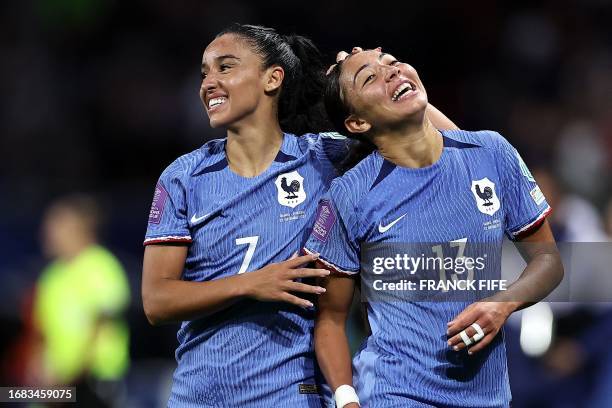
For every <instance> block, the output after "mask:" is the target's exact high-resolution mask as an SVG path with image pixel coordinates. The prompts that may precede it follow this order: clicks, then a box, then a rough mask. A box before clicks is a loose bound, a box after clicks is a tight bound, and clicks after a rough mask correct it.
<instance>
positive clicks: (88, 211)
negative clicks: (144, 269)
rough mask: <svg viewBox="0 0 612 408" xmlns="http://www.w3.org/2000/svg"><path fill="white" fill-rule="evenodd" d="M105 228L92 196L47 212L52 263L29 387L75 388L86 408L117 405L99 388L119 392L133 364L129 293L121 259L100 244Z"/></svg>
mask: <svg viewBox="0 0 612 408" xmlns="http://www.w3.org/2000/svg"><path fill="white" fill-rule="evenodd" d="M100 224H101V213H100V209H99V206H98V204H97V203H96V201H95V200H94V199H93V198H92V197H89V196H86V195H70V196H66V197H63V198H60V199H58V200H57V201H55V202H54V203H53V204H52V205H51V206H50V207H49V208H48V210H47V212H46V214H45V216H44V220H43V226H42V241H43V247H44V252H45V254H46V255H47V256H48V257H49V258H50V259H52V262H51V263H50V264H49V265H48V266H47V267H46V268H45V269H44V270H43V272H42V274H41V276H40V278H39V279H38V282H37V284H36V294H35V299H34V308H33V319H34V327H35V328H36V329H37V331H38V334H39V342H38V344H39V345H38V350H37V352H35V353H34V355H33V360H32V361H31V363H30V378H31V380H30V382H31V383H33V384H37V385H76V387H77V392H76V395H77V401H78V402H79V403H82V404H84V405H86V406H105V405H107V404H110V403H111V401H110V400H109V399H107V398H108V397H109V396H108V395H98V394H99V392H96V390H95V389H98V390H100V389H109V388H112V385H113V384H117V383H118V382H119V381H120V380H121V379H122V378H123V377H124V375H125V374H126V372H127V370H128V366H129V330H128V327H127V324H126V322H125V320H124V317H123V314H124V312H125V310H126V308H127V306H128V303H129V298H130V290H129V286H128V281H127V278H126V276H125V272H124V270H123V267H122V266H121V264H120V263H119V261H118V260H117V259H116V258H115V256H113V254H112V253H111V252H109V251H108V250H107V249H105V248H104V247H102V246H100V245H99V244H98V229H99V227H100ZM104 385H109V386H110V387H104ZM115 396H116V395H115ZM110 399H112V397H111V398H110Z"/></svg>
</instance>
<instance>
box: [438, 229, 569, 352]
mask: <svg viewBox="0 0 612 408" xmlns="http://www.w3.org/2000/svg"><path fill="white" fill-rule="evenodd" d="M516 246H517V248H518V249H519V251H520V252H521V255H522V256H523V258H524V259H525V261H526V262H527V266H526V267H525V270H524V271H523V273H522V274H521V276H520V277H519V278H518V279H517V280H516V281H515V282H514V283H513V284H512V285H510V286H508V289H507V290H505V291H500V292H498V293H497V294H495V295H494V296H492V297H490V298H489V299H487V300H486V301H482V302H476V303H473V304H471V305H470V306H468V307H467V308H466V309H465V310H464V311H462V312H461V313H460V314H459V315H458V316H457V317H455V318H454V319H453V320H452V321H451V322H449V323H448V335H449V337H450V336H452V337H451V338H450V339H449V340H448V344H449V346H451V347H453V349H455V350H461V349H463V348H465V347H466V346H465V344H464V343H463V340H462V339H461V336H460V335H459V334H458V333H459V332H461V331H462V330H465V331H466V334H467V336H468V337H470V338H472V337H473V336H474V335H475V334H476V330H475V329H474V328H473V327H471V325H472V323H477V324H478V325H479V326H480V327H481V328H482V330H483V331H484V333H485V336H484V337H483V338H482V339H481V340H480V341H479V342H477V343H476V344H475V345H474V346H472V347H471V348H470V349H469V353H470V354H471V353H475V352H477V351H479V350H482V349H483V348H484V347H486V346H487V345H488V344H489V343H490V342H491V341H492V340H493V338H494V337H495V336H496V335H497V333H498V332H499V330H500V329H501V327H502V326H503V324H504V323H505V322H506V319H508V316H510V314H511V313H513V312H515V311H517V310H520V309H522V308H525V307H527V306H530V305H532V304H534V303H536V302H539V301H540V300H542V299H544V298H545V297H546V296H548V294H549V293H550V292H552V291H553V289H554V288H555V287H557V285H558V284H559V283H560V282H561V280H562V279H563V264H562V263H561V256H560V255H559V251H558V250H557V245H556V244H555V239H554V238H553V235H552V231H551V229H550V225H549V224H548V221H545V222H544V223H543V224H542V225H541V226H540V227H539V228H538V229H537V230H536V231H535V232H533V233H532V234H530V235H529V236H527V237H524V238H522V239H520V240H519V241H518V243H517V244H516Z"/></svg>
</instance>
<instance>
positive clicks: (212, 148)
mask: <svg viewBox="0 0 612 408" xmlns="http://www.w3.org/2000/svg"><path fill="white" fill-rule="evenodd" d="M224 146H225V139H213V140H209V141H208V142H206V143H205V144H204V145H202V146H200V147H199V148H197V149H195V150H193V151H191V152H189V153H185V154H183V155H182V156H179V157H178V158H176V159H175V160H174V161H173V162H172V163H170V164H169V165H168V166H167V167H166V169H165V170H164V171H163V174H166V175H173V176H181V177H182V176H191V175H193V174H194V173H196V172H197V171H198V169H199V168H202V167H203V166H204V167H206V166H209V165H212V164H214V163H216V162H217V161H219V160H221V159H223V158H224V157H225V155H224Z"/></svg>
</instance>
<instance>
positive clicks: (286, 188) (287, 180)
mask: <svg viewBox="0 0 612 408" xmlns="http://www.w3.org/2000/svg"><path fill="white" fill-rule="evenodd" d="M274 184H276V189H277V190H278V203H279V204H281V205H285V206H287V207H291V208H295V207H297V206H298V205H300V204H301V203H303V202H304V200H306V191H305V190H304V177H302V176H300V174H299V173H298V172H297V171H292V172H291V173H284V174H281V175H280V176H278V177H277V178H276V181H275V182H274Z"/></svg>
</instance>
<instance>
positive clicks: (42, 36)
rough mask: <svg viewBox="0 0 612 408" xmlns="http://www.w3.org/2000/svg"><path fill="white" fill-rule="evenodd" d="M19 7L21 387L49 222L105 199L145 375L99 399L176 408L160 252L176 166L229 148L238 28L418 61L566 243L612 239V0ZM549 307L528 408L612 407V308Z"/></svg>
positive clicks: (10, 373)
mask: <svg viewBox="0 0 612 408" xmlns="http://www.w3.org/2000/svg"><path fill="white" fill-rule="evenodd" d="M0 10H1V13H0V25H1V26H2V27H3V35H2V36H1V37H0V44H1V47H2V58H1V63H0V82H1V83H2V90H3V92H2V95H3V96H2V100H1V102H0V124H1V126H2V129H3V130H2V132H1V137H0V152H1V153H2V159H1V160H0V197H1V200H0V248H2V250H1V253H2V257H1V258H0V276H2V279H3V283H2V285H0V298H2V299H3V301H2V302H0V330H1V336H0V345H1V346H0V352H1V355H2V360H1V363H2V366H1V368H2V377H1V378H2V379H1V380H0V384H1V385H18V384H21V382H20V381H25V380H24V378H26V377H27V376H26V377H24V372H25V371H27V370H26V368H25V367H26V366H27V364H26V360H27V357H28V353H29V350H28V348H27V344H26V343H27V339H26V340H24V339H25V338H26V337H27V333H28V330H30V329H31V307H32V298H33V296H34V295H33V293H35V292H34V290H35V288H36V285H37V279H38V278H39V277H40V275H41V272H42V271H43V269H44V268H45V265H47V264H48V262H49V259H46V258H45V256H44V253H43V250H42V243H41V224H42V220H43V216H44V214H45V211H46V209H47V208H48V206H49V205H50V204H51V203H52V202H54V200H55V199H57V198H59V197H62V196H64V195H65V194H68V193H74V192H85V193H89V194H92V195H93V196H94V197H95V198H96V200H97V202H98V205H99V206H100V207H101V209H102V211H103V213H104V219H105V224H104V228H103V230H102V231H103V233H102V236H101V243H102V244H103V245H104V246H105V247H107V248H109V249H110V250H111V251H112V252H113V253H114V254H115V255H116V256H117V257H118V258H119V260H120V261H121V263H122V264H123V267H124V268H125V271H126V275H127V279H128V281H129V285H130V290H131V302H130V305H129V308H128V309H127V310H126V312H125V319H126V321H127V322H128V325H129V331H130V349H129V352H130V364H129V369H128V370H127V372H126V373H125V375H123V377H122V379H121V380H120V381H115V382H114V383H113V384H112V385H111V386H104V385H103V384H102V385H100V384H98V385H96V386H94V387H93V388H95V389H96V390H97V391H98V392H100V393H101V394H102V395H111V396H112V397H111V399H113V400H114V401H115V404H117V405H119V406H135V407H140V406H142V407H145V406H146V407H148V406H162V405H165V402H166V397H167V392H168V390H169V388H168V387H169V382H170V379H171V373H172V369H173V368H174V366H175V362H174V360H173V352H174V347H175V345H176V340H175V332H176V327H175V326H166V327H162V328H152V327H150V326H149V325H148V323H147V321H146V318H145V316H144V314H143V311H142V305H141V300H140V273H141V260H142V251H143V249H142V240H143V235H144V231H145V227H146V220H147V216H148V210H149V206H150V202H151V197H152V192H153V188H154V185H155V182H156V179H157V177H158V176H159V174H160V173H161V171H162V170H163V169H164V168H165V167H166V166H167V165H168V164H169V163H170V162H171V161H172V160H174V159H175V158H176V157H178V156H179V155H181V154H183V153H186V152H189V151H191V150H194V149H196V148H197V147H199V146H200V145H201V144H202V143H204V142H205V141H206V140H208V139H211V138H215V137H222V136H223V132H220V131H219V130H213V129H210V128H209V126H208V121H207V118H206V114H205V113H204V111H203V108H202V106H201V103H200V101H199V98H198V89H199V66H200V61H201V53H202V51H203V49H204V48H205V46H206V44H207V43H208V42H209V41H210V40H211V39H212V38H213V36H214V35H215V34H216V33H217V32H218V31H219V30H221V29H222V28H223V27H224V26H226V25H227V24H228V23H230V22H233V21H238V22H243V23H251V24H263V25H268V26H272V27H275V28H276V29H278V30H279V31H280V32H281V33H292V32H295V33H299V34H302V35H305V36H308V37H310V38H312V39H313V40H314V41H315V43H316V44H317V45H319V47H320V48H321V49H322V50H323V51H324V52H325V53H326V55H327V58H328V60H329V61H330V62H331V61H333V58H334V55H335V52H336V51H338V50H340V49H350V48H351V47H352V46H354V45H359V46H362V47H376V46H379V45H380V46H383V49H384V50H386V51H388V52H391V53H393V54H394V55H395V56H396V57H398V58H400V59H403V60H406V61H408V62H410V63H411V64H412V65H414V66H415V67H416V68H417V70H418V71H419V73H420V75H421V79H422V80H423V82H424V84H425V86H426V87H427V89H428V94H429V98H430V101H431V102H432V103H433V104H434V105H436V106H437V107H438V108H439V109H440V110H442V111H443V112H444V113H446V115H447V116H449V117H450V118H451V119H452V120H454V121H455V123H457V124H458V125H459V126H460V127H461V128H465V129H469V130H476V129H494V130H497V131H499V132H500V133H502V134H503V135H505V136H506V137H507V138H508V139H509V140H510V141H511V142H512V143H513V144H514V145H515V146H516V147H517V148H518V149H519V151H520V152H521V153H522V155H523V158H524V159H525V161H526V162H527V164H528V165H529V166H530V168H531V169H532V171H533V172H534V174H535V176H536V178H537V179H538V181H539V182H540V183H541V187H542V189H543V190H544V192H545V193H546V194H547V197H548V198H549V200H550V201H551V205H552V206H553V208H554V209H555V210H556V212H555V214H554V215H553V218H552V221H553V223H554V224H553V225H554V228H555V233H556V235H557V239H558V240H561V241H568V242H592V241H609V240H610V236H612V183H611V182H610V176H611V175H612V29H611V27H612V25H611V24H610V21H612V3H611V2H610V1H609V0H560V1H550V0H549V1H514V2H507V4H503V3H502V2H495V1H482V0H476V1H472V2H452V1H448V2H446V1H430V2H380V3H379V2H365V3H358V2H346V3H341V2H334V1H308V2H306V1H303V2H296V3H295V4H293V3H291V2H286V1H278V0H268V1H265V2H250V1H239V0H224V1H215V2H213V1H207V0H202V1H197V0H185V1H182V2H166V1H158V0H154V1H131V2H119V1H116V0H114V1H113V0H110V1H103V0H30V1H22V2H3V3H2V5H1V6H0ZM587 272H588V271H587ZM606 272H609V273H610V274H612V270H608V271H606ZM592 284H593V285H594V286H596V285H597V282H596V281H593V282H592ZM545 309H546V310H544V311H540V312H538V313H536V316H535V320H529V322H531V324H532V325H533V324H534V323H533V322H536V323H535V325H536V327H540V326H546V327H548V326H547V324H548V323H546V322H549V323H550V319H551V318H552V319H554V324H553V325H552V326H551V327H552V329H551V330H552V332H551V333H552V335H551V338H550V341H548V342H546V341H544V346H543V347H540V348H539V349H538V347H535V351H534V348H533V347H531V348H530V347H529V344H530V340H529V338H528V337H525V335H524V333H523V335H521V334H520V328H521V326H523V328H525V324H526V322H525V320H526V319H523V320H521V319H522V318H521V316H515V317H514V318H513V319H512V321H510V324H509V329H508V357H509V364H510V375H511V384H512V388H513V394H514V398H515V401H514V407H547V406H548V407H582V406H585V407H586V406H593V407H595V406H601V407H605V406H608V407H609V406H612V353H610V352H609V342H610V336H611V335H612V318H611V314H612V312H611V310H612V309H611V308H609V307H608V306H607V305H606V304H602V303H597V304H567V303H566V304H561V305H555V304H553V305H552V306H551V307H549V308H545ZM550 313H552V315H551V316H552V317H550V318H547V317H546V316H549V314H550ZM538 319H544V323H541V324H540V323H538V322H541V320H538ZM546 319H548V320H546ZM357 322H358V320H356V321H355V323H353V330H354V332H355V333H356V334H355V336H358V333H359V324H358V323H357ZM527 323H528V322H527ZM549 331H550V330H549ZM549 334H550V333H549ZM542 335H543V336H546V334H542ZM24 336H26V337H24ZM521 336H522V337H521ZM534 336H535V337H533V340H532V342H535V343H538V339H539V338H540V337H541V335H538V334H537V333H536V334H535V335H534ZM523 337H524V338H523ZM356 338H357V337H355V339H356ZM594 338H597V339H599V341H593V339H594ZM521 340H522V341H521ZM355 341H356V340H355ZM540 343H542V342H540ZM540 343H538V344H540ZM105 387H106V388H105ZM109 390H110V391H109ZM601 404H603V405H601Z"/></svg>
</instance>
